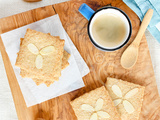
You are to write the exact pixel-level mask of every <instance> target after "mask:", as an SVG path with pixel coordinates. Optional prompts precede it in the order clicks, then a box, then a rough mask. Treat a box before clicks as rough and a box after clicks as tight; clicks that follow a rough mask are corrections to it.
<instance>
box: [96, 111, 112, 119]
mask: <svg viewBox="0 0 160 120" xmlns="http://www.w3.org/2000/svg"><path fill="white" fill-rule="evenodd" d="M97 114H98V116H100V117H101V118H109V117H110V115H109V114H108V113H107V112H104V111H98V112H97Z"/></svg>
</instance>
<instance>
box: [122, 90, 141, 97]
mask: <svg viewBox="0 0 160 120" xmlns="http://www.w3.org/2000/svg"><path fill="white" fill-rule="evenodd" d="M138 90H139V89H138V88H134V89H132V90H130V91H129V92H128V93H127V94H126V95H125V96H124V98H125V99H128V98H131V97H132V96H134V95H135V94H136V93H138Z"/></svg>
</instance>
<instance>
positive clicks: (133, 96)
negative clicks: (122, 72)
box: [106, 77, 145, 120]
mask: <svg viewBox="0 0 160 120" xmlns="http://www.w3.org/2000/svg"><path fill="white" fill-rule="evenodd" d="M106 87H107V90H108V92H109V95H110V96H111V98H112V100H113V102H114V105H115V106H116V108H117V110H118V112H119V113H120V115H121V119H122V120H139V114H140V112H141V107H142V101H143V96H144V90H145V87H143V86H140V85H137V84H133V83H129V82H126V81H123V80H120V79H115V78H109V77H108V78H107V82H106Z"/></svg>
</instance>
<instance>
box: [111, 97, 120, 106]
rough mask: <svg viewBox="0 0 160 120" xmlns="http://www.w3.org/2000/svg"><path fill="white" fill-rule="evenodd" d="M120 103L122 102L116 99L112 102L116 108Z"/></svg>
mask: <svg viewBox="0 0 160 120" xmlns="http://www.w3.org/2000/svg"><path fill="white" fill-rule="evenodd" d="M121 101H122V99H116V100H114V101H113V102H114V105H115V106H117V105H119V103H121Z"/></svg>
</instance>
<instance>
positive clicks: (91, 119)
mask: <svg viewBox="0 0 160 120" xmlns="http://www.w3.org/2000/svg"><path fill="white" fill-rule="evenodd" d="M90 120H98V116H97V113H93V114H92V115H91V117H90Z"/></svg>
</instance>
